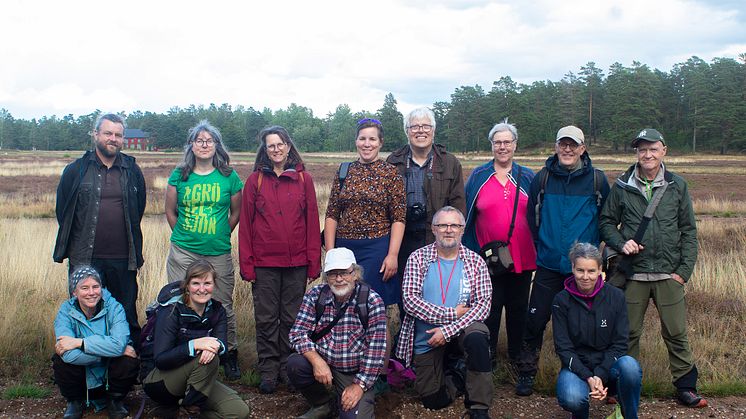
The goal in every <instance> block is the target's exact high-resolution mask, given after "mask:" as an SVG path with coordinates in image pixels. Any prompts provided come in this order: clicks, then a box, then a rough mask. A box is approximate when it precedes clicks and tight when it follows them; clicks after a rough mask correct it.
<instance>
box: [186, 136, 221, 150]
mask: <svg viewBox="0 0 746 419" xmlns="http://www.w3.org/2000/svg"><path fill="white" fill-rule="evenodd" d="M217 143H218V142H217V141H215V139H214V138H210V139H209V140H203V139H201V138H197V139H196V140H194V141H192V144H195V145H197V147H204V146H207V147H208V148H209V147H212V146H214V145H215V144H217Z"/></svg>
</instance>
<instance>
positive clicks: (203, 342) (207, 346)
mask: <svg viewBox="0 0 746 419" xmlns="http://www.w3.org/2000/svg"><path fill="white" fill-rule="evenodd" d="M193 342H194V351H195V352H196V351H208V352H212V353H213V354H217V353H218V352H220V341H219V340H218V338H214V337H210V336H206V337H203V338H199V339H194V340H193Z"/></svg>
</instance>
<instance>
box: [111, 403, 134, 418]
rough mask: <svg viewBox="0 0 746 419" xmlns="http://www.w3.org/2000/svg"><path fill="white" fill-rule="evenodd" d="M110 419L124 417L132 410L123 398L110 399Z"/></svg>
mask: <svg viewBox="0 0 746 419" xmlns="http://www.w3.org/2000/svg"><path fill="white" fill-rule="evenodd" d="M107 410H108V411H109V419H124V418H126V417H128V416H129V415H130V411H129V410H128V409H127V408H126V407H125V406H124V401H123V400H112V399H109V403H108V406H107Z"/></svg>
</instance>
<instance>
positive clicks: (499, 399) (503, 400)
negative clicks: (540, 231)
mask: <svg viewBox="0 0 746 419" xmlns="http://www.w3.org/2000/svg"><path fill="white" fill-rule="evenodd" d="M234 388H235V389H236V390H238V391H239V392H240V393H241V394H242V396H243V398H244V399H245V400H247V401H248V403H249V405H250V406H251V410H252V417H254V418H292V417H295V416H297V415H300V414H302V413H303V412H304V411H305V409H306V408H307V406H306V404H305V402H304V401H303V399H302V397H301V396H300V395H298V394H294V393H288V392H286V391H284V390H283V389H280V390H279V391H278V392H276V393H275V394H273V395H270V396H267V395H262V394H259V393H258V391H257V390H256V388H253V387H246V386H234ZM52 394H53V395H52V396H50V397H48V398H46V399H41V400H36V399H18V400H0V418H32V417H45V418H60V417H62V412H63V411H64V409H65V401H64V399H63V398H62V397H61V396H60V395H59V392H58V391H57V389H53V393H52ZM141 395H142V392H141V390H140V389H139V387H138V388H137V390H136V391H135V392H133V393H132V394H131V395H130V397H129V398H128V400H127V402H128V405H129V407H130V412H131V414H132V417H134V416H135V415H136V413H137V411H138V410H139V408H140V406H141V403H142V397H141ZM708 400H709V402H710V406H709V407H707V408H704V409H697V410H694V409H688V408H685V407H682V406H680V405H678V404H676V402H675V401H674V400H673V399H671V398H667V399H645V400H643V401H642V405H641V408H640V417H641V418H655V419H659V418H677V419H679V418H746V397H744V396H739V397H721V398H708ZM148 407H150V403H146V404H145V409H144V410H145V412H147V410H148ZM612 410H613V406H609V405H605V404H601V403H594V404H593V405H592V407H591V417H592V418H605V417H606V416H607V415H609V414H610V413H611V412H612ZM462 413H463V399H459V400H457V401H456V402H455V403H454V404H453V405H451V407H449V408H446V409H443V410H439V411H431V410H427V409H424V408H423V407H422V405H421V404H420V403H419V402H418V401H417V400H416V398H415V397H413V395H412V394H411V393H410V392H406V393H396V392H389V393H386V394H384V395H382V396H379V397H378V398H377V399H376V417H378V418H384V419H387V418H428V419H436V418H460V417H461V414H462ZM490 416H491V417H493V418H568V417H569V414H567V413H566V412H564V411H563V410H562V409H561V408H560V407H559V406H558V405H557V401H556V399H554V398H553V397H547V396H541V395H533V396H531V397H526V398H518V397H516V396H514V395H513V391H512V387H509V386H501V387H499V388H497V389H496V392H495V399H494V401H493V403H492V409H490ZM84 417H85V418H100V419H103V418H106V417H107V415H106V412H100V413H97V414H95V413H93V412H92V411H91V410H89V411H87V412H86V415H85V416H84ZM142 417H143V418H144V417H147V416H146V415H143V416H142Z"/></svg>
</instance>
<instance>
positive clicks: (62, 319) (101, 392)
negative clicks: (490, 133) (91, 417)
mask: <svg viewBox="0 0 746 419" xmlns="http://www.w3.org/2000/svg"><path fill="white" fill-rule="evenodd" d="M68 287H69V291H70V294H71V295H72V298H70V299H69V300H68V301H65V302H64V303H62V305H61V306H60V310H59V312H58V313H57V317H56V318H55V320H54V334H55V345H54V350H55V354H54V355H53V356H52V368H53V370H54V381H55V383H57V385H58V386H59V388H60V393H62V396H63V397H65V399H67V408H66V409H65V414H64V418H65V419H73V418H80V417H82V415H83V409H84V406H83V401H84V400H85V404H86V406H88V405H90V404H91V403H93V405H94V407H95V408H96V410H97V411H99V410H103V409H104V408H108V410H109V417H110V418H125V417H127V416H128V415H129V412H128V410H127V408H126V407H125V406H124V404H123V400H124V397H125V396H126V395H127V393H129V391H130V390H131V389H132V385H133V384H134V383H135V381H136V380H137V372H138V368H139V365H140V362H139V361H138V359H137V353H135V350H134V348H133V347H132V346H130V345H129V344H128V342H129V326H128V324H127V318H126V316H125V314H124V309H123V308H122V305H121V304H119V303H118V302H117V300H115V299H114V298H113V297H112V296H111V294H110V293H109V291H107V290H106V289H103V288H101V276H100V275H99V273H98V272H97V271H96V270H95V269H93V268H92V267H90V266H80V267H78V268H77V269H75V271H73V273H72V274H71V275H70V278H69V281H68Z"/></svg>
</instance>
